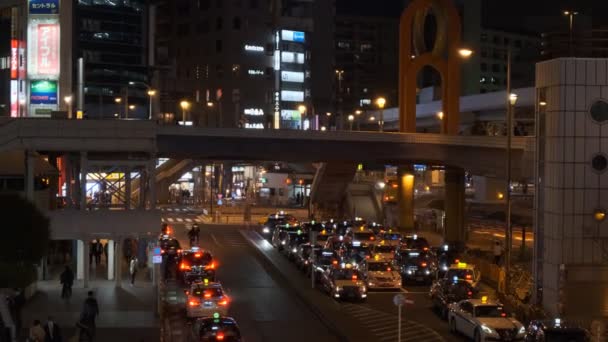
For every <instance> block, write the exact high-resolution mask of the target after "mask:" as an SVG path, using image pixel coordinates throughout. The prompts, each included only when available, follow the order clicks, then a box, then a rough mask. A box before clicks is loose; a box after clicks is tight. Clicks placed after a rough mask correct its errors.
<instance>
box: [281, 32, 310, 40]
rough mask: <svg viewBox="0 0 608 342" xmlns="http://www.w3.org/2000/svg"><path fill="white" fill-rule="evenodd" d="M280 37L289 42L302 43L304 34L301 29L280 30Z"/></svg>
mask: <svg viewBox="0 0 608 342" xmlns="http://www.w3.org/2000/svg"><path fill="white" fill-rule="evenodd" d="M281 39H283V40H286V41H289V42H296V43H304V41H305V34H304V32H301V31H291V30H281Z"/></svg>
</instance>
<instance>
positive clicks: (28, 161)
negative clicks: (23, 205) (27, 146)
mask: <svg viewBox="0 0 608 342" xmlns="http://www.w3.org/2000/svg"><path fill="white" fill-rule="evenodd" d="M35 163H36V157H35V156H34V153H33V152H32V151H25V198H27V200H28V201H30V202H32V203H33V202H34V176H35V175H34V172H35V171H34V164H35Z"/></svg>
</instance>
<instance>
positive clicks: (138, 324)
mask: <svg viewBox="0 0 608 342" xmlns="http://www.w3.org/2000/svg"><path fill="white" fill-rule="evenodd" d="M142 278H143V276H142ZM123 279H124V278H123ZM88 291H93V292H94V293H95V297H96V298H97V301H98V303H99V311H100V314H99V317H98V318H97V322H96V323H97V332H96V336H97V337H96V341H112V342H122V341H124V342H140V341H146V342H147V341H158V340H159V339H160V337H159V322H158V319H157V318H156V317H155V314H154V303H155V297H154V293H153V289H152V283H151V282H150V281H147V282H144V281H141V280H140V281H139V282H138V281H137V280H136V282H135V286H131V285H130V283H129V281H128V280H126V279H124V281H123V284H122V288H116V287H115V283H114V281H108V280H93V281H90V282H89V288H88V289H85V288H83V285H82V282H81V281H78V282H76V283H75V284H74V288H73V294H72V298H70V299H69V300H64V299H61V286H60V285H59V282H58V281H56V280H54V281H40V282H38V292H37V293H36V294H35V295H34V296H33V297H32V298H30V299H29V300H28V302H27V303H26V304H25V307H24V309H23V313H22V321H23V326H24V327H25V328H27V327H29V326H30V325H31V323H32V321H33V320H34V319H38V320H40V321H42V322H43V323H44V322H45V321H46V319H47V317H48V316H49V315H51V316H53V317H54V319H55V322H56V323H57V324H58V325H59V326H60V327H61V330H62V335H63V338H64V340H67V339H68V338H69V337H71V336H72V335H73V334H74V331H75V329H74V327H75V324H76V322H77V320H78V319H79V317H80V313H81V311H82V306H83V303H84V300H85V298H86V296H87V292H88ZM25 333H27V332H25Z"/></svg>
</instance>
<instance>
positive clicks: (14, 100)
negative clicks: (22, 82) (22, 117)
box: [11, 80, 19, 118]
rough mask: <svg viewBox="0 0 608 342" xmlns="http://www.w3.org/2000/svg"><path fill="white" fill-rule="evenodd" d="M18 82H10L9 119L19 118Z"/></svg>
mask: <svg viewBox="0 0 608 342" xmlns="http://www.w3.org/2000/svg"><path fill="white" fill-rule="evenodd" d="M18 100H19V81H17V80H12V81H11V117H12V118H16V117H18V116H19V102H18Z"/></svg>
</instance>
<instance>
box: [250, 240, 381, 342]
mask: <svg viewBox="0 0 608 342" xmlns="http://www.w3.org/2000/svg"><path fill="white" fill-rule="evenodd" d="M239 232H240V233H241V235H242V236H243V238H245V240H247V242H248V243H249V244H250V245H251V246H252V247H253V249H254V250H255V251H256V253H257V254H259V255H260V256H261V257H262V258H261V259H262V260H261V261H262V262H263V263H265V264H267V265H269V266H270V267H272V268H273V269H275V270H276V274H277V275H279V276H280V278H281V279H282V280H283V281H284V282H286V283H287V284H289V285H291V286H290V289H291V291H292V292H293V293H294V294H295V295H296V297H297V298H298V299H299V300H300V301H301V302H302V303H303V304H304V305H306V307H307V308H308V309H309V310H310V311H311V312H312V313H313V314H314V315H315V316H316V317H317V318H318V319H319V320H320V322H321V324H323V325H324V326H325V327H326V328H327V329H328V330H329V331H330V332H331V333H332V334H333V335H334V336H336V337H337V338H338V340H339V341H341V342H349V341H351V342H353V341H373V340H374V338H373V336H371V335H370V334H369V332H367V331H365V330H362V329H360V327H359V326H358V324H356V325H355V324H353V323H354V322H355V321H354V318H350V319H349V317H350V316H348V315H347V314H346V313H344V312H341V311H340V308H339V307H338V308H335V309H333V311H334V314H333V315H328V314H327V313H326V312H325V311H324V310H323V309H322V308H321V305H319V304H318V303H316V302H315V300H314V298H311V296H313V294H310V293H306V292H305V291H304V290H303V289H300V285H301V284H300V283H299V282H296V281H295V280H294V279H293V278H290V277H289V275H287V274H286V273H285V272H284V271H283V270H282V268H281V266H280V265H279V264H278V263H277V262H276V261H275V260H273V259H272V258H271V257H270V256H269V255H267V254H266V253H265V252H264V251H263V250H262V249H261V248H260V247H259V246H258V244H257V243H256V241H254V240H253V239H252V238H251V236H250V235H252V234H255V235H257V236H258V237H260V238H261V239H263V238H262V237H261V236H260V235H259V234H258V233H257V232H255V231H243V230H239ZM264 241H266V240H264ZM273 251H274V249H273ZM298 278H299V277H298ZM315 292H317V291H316V290H315ZM317 294H318V293H317ZM319 295H320V294H319ZM324 297H325V296H324ZM324 299H327V300H332V299H331V298H324ZM327 303H328V304H330V302H329V301H328V302H327ZM329 309H330V310H332V308H329ZM338 326H341V327H345V326H348V329H345V328H344V329H340V328H338Z"/></svg>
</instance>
